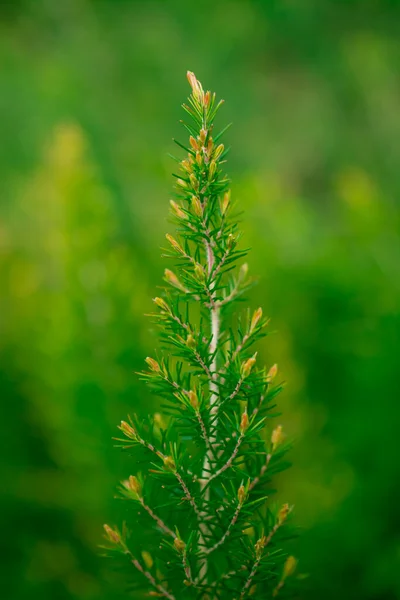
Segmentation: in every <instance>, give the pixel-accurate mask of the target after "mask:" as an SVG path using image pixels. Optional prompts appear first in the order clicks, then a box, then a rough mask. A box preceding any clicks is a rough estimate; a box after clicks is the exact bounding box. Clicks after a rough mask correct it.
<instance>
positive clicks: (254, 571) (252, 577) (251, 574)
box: [240, 556, 262, 600]
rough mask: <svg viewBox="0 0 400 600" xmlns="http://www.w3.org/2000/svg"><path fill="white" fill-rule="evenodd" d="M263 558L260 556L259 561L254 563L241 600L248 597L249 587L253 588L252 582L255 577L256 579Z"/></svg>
mask: <svg viewBox="0 0 400 600" xmlns="http://www.w3.org/2000/svg"><path fill="white" fill-rule="evenodd" d="M261 558H262V557H261V556H259V557H258V558H257V560H256V561H255V562H254V565H253V568H252V569H251V572H250V575H249V576H248V578H247V579H246V583H245V584H244V587H243V589H242V593H241V594H240V600H243V598H245V597H246V595H247V590H248V589H249V587H250V586H251V584H252V581H253V579H254V577H255V574H256V573H257V569H258V566H259V564H260V561H261Z"/></svg>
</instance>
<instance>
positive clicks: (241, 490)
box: [238, 485, 246, 504]
mask: <svg viewBox="0 0 400 600" xmlns="http://www.w3.org/2000/svg"><path fill="white" fill-rule="evenodd" d="M238 500H239V504H243V502H244V501H245V500H246V489H245V487H244V485H241V486H240V488H239V489H238Z"/></svg>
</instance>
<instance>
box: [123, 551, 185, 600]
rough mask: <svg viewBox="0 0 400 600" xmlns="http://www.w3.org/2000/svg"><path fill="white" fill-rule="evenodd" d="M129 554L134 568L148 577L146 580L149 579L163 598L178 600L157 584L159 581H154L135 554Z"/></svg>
mask: <svg viewBox="0 0 400 600" xmlns="http://www.w3.org/2000/svg"><path fill="white" fill-rule="evenodd" d="M127 554H128V555H129V557H130V559H131V562H132V564H133V566H134V567H135V568H136V569H137V570H138V571H140V572H141V573H142V574H143V575H144V576H145V577H146V579H148V581H149V582H150V583H151V585H152V586H153V587H154V588H155V589H156V590H157V592H158V593H159V594H160V595H161V596H162V597H164V598H168V600H176V599H175V596H173V595H172V594H170V593H169V592H168V590H166V589H165V588H164V587H163V586H162V585H161V584H160V583H157V581H156V580H155V579H154V577H153V575H152V574H151V573H149V571H146V570H145V569H144V568H143V567H142V565H141V564H140V562H139V561H138V560H137V559H136V558H135V557H134V556H133V554H132V553H131V552H129V551H128V552H127Z"/></svg>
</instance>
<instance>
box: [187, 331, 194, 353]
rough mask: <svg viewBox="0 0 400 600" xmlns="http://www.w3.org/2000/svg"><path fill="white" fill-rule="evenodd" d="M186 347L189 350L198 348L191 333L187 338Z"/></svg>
mask: <svg viewBox="0 0 400 600" xmlns="http://www.w3.org/2000/svg"><path fill="white" fill-rule="evenodd" d="M186 345H187V347H188V348H192V349H193V348H196V340H195V339H194V337H193V336H192V334H191V333H189V335H188V336H187V338H186Z"/></svg>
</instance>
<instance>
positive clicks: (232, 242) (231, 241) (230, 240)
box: [226, 233, 240, 276]
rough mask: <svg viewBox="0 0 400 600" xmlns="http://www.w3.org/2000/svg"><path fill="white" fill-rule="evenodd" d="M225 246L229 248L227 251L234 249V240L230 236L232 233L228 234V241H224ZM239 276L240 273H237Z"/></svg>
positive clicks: (232, 236)
mask: <svg viewBox="0 0 400 600" xmlns="http://www.w3.org/2000/svg"><path fill="white" fill-rule="evenodd" d="M226 245H227V247H228V248H229V250H232V248H234V247H235V246H236V238H235V236H234V235H232V233H230V234H229V235H228V239H227V240H226ZM239 276H240V271H239Z"/></svg>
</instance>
